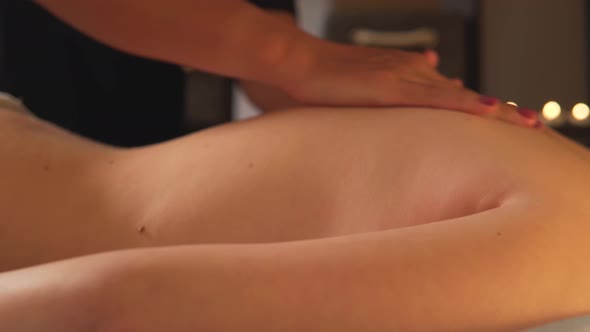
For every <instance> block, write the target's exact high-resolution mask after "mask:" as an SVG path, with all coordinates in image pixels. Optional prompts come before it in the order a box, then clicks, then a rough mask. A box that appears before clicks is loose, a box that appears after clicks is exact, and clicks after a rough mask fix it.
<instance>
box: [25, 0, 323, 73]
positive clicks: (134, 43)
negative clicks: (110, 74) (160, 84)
mask: <svg viewBox="0 0 590 332" xmlns="http://www.w3.org/2000/svg"><path fill="white" fill-rule="evenodd" d="M36 2H37V3H38V4H40V5H41V6H43V7H45V8H46V9H48V10H49V11H50V12H52V13H53V14H55V15H56V16H58V17H59V18H61V19H63V20H64V21H66V22H68V23H69V24H71V25H73V26H74V27H76V28H77V29H79V30H80V31H82V32H84V33H86V34H88V35H90V36H91V37H93V38H95V39H97V40H99V41H101V42H104V43H106V44H108V45H110V46H112V47H114V48H117V49H120V50H123V51H126V52H129V53H133V54H136V55H140V56H144V57H148V58H154V59H159V60H163V61H167V62H172V63H176V64H180V65H184V66H189V67H192V68H197V69H200V70H203V71H208V72H212V73H216V74H221V75H227V76H231V77H235V78H239V79H245V80H252V81H257V82H264V83H268V84H275V83H276V81H277V80H279V79H278V78H277V77H282V76H285V75H286V74H285V73H284V72H283V71H285V70H288V71H290V72H291V73H297V72H298V71H299V72H300V71H301V68H299V67H301V66H304V64H305V58H306V55H305V50H304V49H305V47H302V45H305V44H306V40H311V39H312V37H310V36H308V35H307V34H305V33H304V32H303V31H301V30H300V29H298V28H297V27H296V25H295V24H293V22H291V21H289V20H284V19H281V18H280V17H277V16H276V15H273V14H272V13H269V12H266V11H264V10H260V9H258V8H257V7H255V6H253V5H250V4H249V3H247V2H245V1H243V0H215V1H206V0H174V1H162V0H37V1H36ZM279 63H280V64H281V65H280V66H279V65H278V64H279ZM287 76H288V75H287Z"/></svg>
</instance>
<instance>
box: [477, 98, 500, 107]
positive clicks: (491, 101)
mask: <svg viewBox="0 0 590 332" xmlns="http://www.w3.org/2000/svg"><path fill="white" fill-rule="evenodd" d="M479 102H480V103H482V104H484V105H487V106H496V105H498V104H499V103H500V100H499V99H498V98H495V97H489V96H481V97H479Z"/></svg>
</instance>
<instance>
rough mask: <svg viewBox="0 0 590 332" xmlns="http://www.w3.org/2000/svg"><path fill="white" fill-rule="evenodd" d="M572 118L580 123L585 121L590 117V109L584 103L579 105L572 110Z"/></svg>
mask: <svg viewBox="0 0 590 332" xmlns="http://www.w3.org/2000/svg"><path fill="white" fill-rule="evenodd" d="M572 116H573V117H574V119H576V120H578V121H584V120H586V119H588V117H590V107H588V105H586V104H584V103H579V104H576V106H574V108H572Z"/></svg>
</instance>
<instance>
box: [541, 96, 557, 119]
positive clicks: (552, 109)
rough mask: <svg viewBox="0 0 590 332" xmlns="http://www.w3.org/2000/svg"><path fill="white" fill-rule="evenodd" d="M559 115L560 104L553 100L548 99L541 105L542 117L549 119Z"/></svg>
mask: <svg viewBox="0 0 590 332" xmlns="http://www.w3.org/2000/svg"><path fill="white" fill-rule="evenodd" d="M560 115H561V106H559V104H558V103H557V102H555V101H550V102H548V103H547V104H545V106H543V117H544V118H545V119H547V120H549V121H551V120H555V119H557V118H558V117H559V116H560Z"/></svg>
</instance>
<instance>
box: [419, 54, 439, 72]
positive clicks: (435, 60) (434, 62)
mask: <svg viewBox="0 0 590 332" xmlns="http://www.w3.org/2000/svg"><path fill="white" fill-rule="evenodd" d="M423 54H424V56H426V60H427V61H428V64H430V65H431V66H432V67H434V68H436V67H438V65H439V63H440V56H439V55H438V53H437V52H436V51H434V50H426V51H424V53H423Z"/></svg>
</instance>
